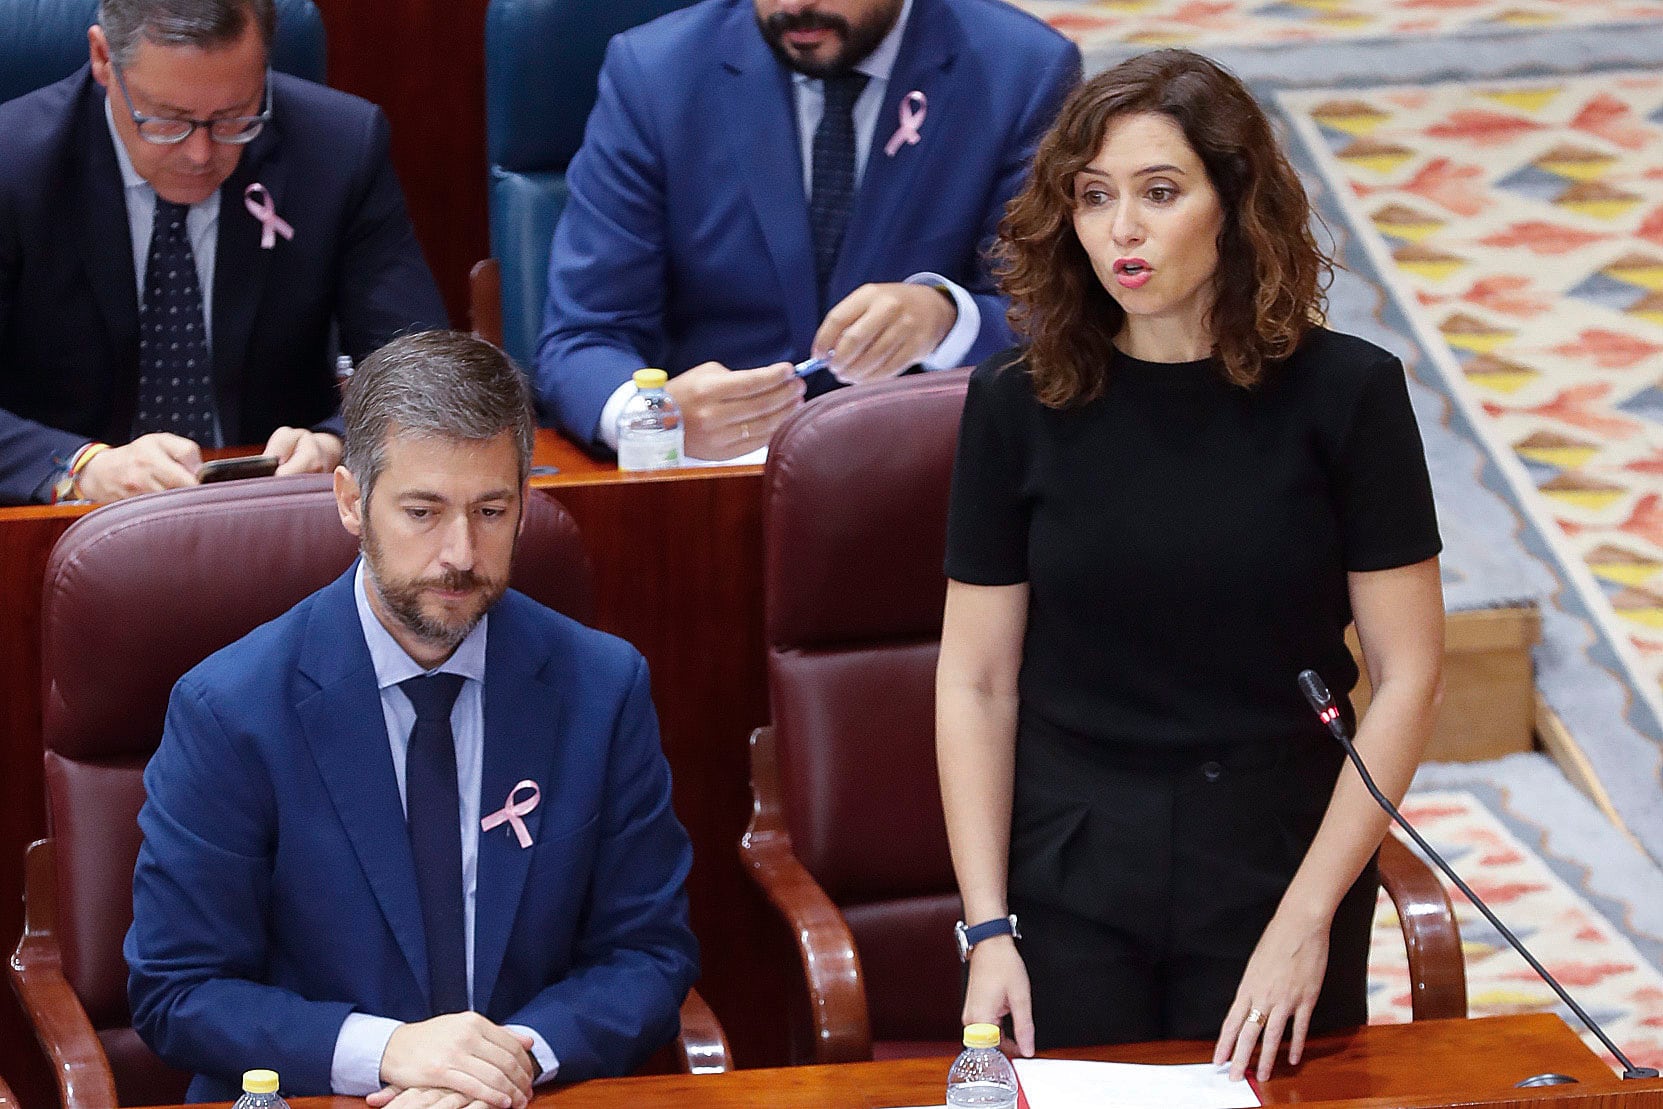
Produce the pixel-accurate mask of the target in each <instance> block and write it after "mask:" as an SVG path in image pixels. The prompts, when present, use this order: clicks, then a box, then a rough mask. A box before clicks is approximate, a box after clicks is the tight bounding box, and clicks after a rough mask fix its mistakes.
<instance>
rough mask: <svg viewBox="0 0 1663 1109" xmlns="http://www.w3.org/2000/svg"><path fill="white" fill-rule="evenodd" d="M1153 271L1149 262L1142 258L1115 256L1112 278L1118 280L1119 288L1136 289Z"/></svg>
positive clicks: (1144, 282) (1146, 280) (1151, 275)
mask: <svg viewBox="0 0 1663 1109" xmlns="http://www.w3.org/2000/svg"><path fill="white" fill-rule="evenodd" d="M1153 276H1155V271H1154V270H1152V269H1150V268H1149V263H1148V262H1145V261H1144V260H1143V259H1142V258H1117V259H1115V263H1114V279H1115V280H1116V281H1118V282H1120V286H1121V288H1124V289H1137V288H1141V287H1142V286H1143V285H1144V284H1146V283H1147V282H1148V281H1149V279H1150V278H1151V277H1153Z"/></svg>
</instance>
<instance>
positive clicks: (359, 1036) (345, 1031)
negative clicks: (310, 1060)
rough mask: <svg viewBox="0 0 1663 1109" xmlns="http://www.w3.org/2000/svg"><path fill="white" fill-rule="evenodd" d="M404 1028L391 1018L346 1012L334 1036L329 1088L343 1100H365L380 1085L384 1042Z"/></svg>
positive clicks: (399, 1022)
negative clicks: (350, 1098)
mask: <svg viewBox="0 0 1663 1109" xmlns="http://www.w3.org/2000/svg"><path fill="white" fill-rule="evenodd" d="M402 1026H403V1022H402V1021H396V1020H393V1019H392V1018H391V1017H372V1016H370V1015H369V1014H368V1013H348V1014H347V1015H346V1019H345V1020H344V1021H342V1022H341V1030H340V1032H339V1033H338V1034H337V1035H336V1036H335V1057H334V1059H333V1060H332V1061H331V1062H330V1064H329V1088H330V1089H331V1090H333V1091H334V1092H335V1093H337V1094H342V1095H344V1096H346V1097H368V1096H369V1095H370V1094H373V1093H375V1091H377V1090H379V1089H380V1088H381V1086H382V1082H381V1057H382V1056H383V1055H385V1054H386V1053H387V1041H388V1040H390V1039H392V1038H393V1033H394V1032H397V1031H398V1030H399V1028H401V1027H402Z"/></svg>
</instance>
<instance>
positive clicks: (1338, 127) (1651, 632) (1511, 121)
mask: <svg viewBox="0 0 1663 1109" xmlns="http://www.w3.org/2000/svg"><path fill="white" fill-rule="evenodd" d="M1282 103H1283V105H1284V107H1286V108H1287V109H1289V110H1290V111H1292V112H1294V113H1295V114H1296V118H1297V119H1298V120H1299V121H1300V122H1301V123H1302V124H1304V125H1305V129H1306V130H1313V129H1314V131H1315V132H1316V133H1317V135H1318V136H1319V140H1318V141H1319V142H1320V143H1321V144H1322V147H1323V149H1324V155H1325V161H1326V162H1327V164H1328V165H1329V166H1330V167H1331V172H1332V173H1333V175H1334V177H1335V179H1336V180H1339V181H1341V182H1343V185H1344V187H1345V190H1346V194H1345V201H1346V206H1347V208H1348V209H1349V212H1350V214H1351V215H1352V217H1353V219H1352V221H1351V222H1352V225H1353V226H1354V227H1364V228H1367V229H1369V230H1370V231H1372V234H1371V235H1367V236H1366V238H1367V245H1368V248H1369V249H1370V250H1371V252H1373V253H1374V254H1375V255H1376V258H1377V261H1379V262H1380V263H1381V265H1382V267H1383V268H1387V269H1388V270H1389V271H1390V272H1391V273H1392V274H1393V275H1394V278H1395V280H1396V281H1397V282H1400V283H1401V286H1402V295H1401V298H1400V299H1402V300H1403V301H1404V302H1406V303H1408V304H1410V305H1411V314H1412V315H1413V317H1414V319H1415V322H1416V324H1417V326H1418V328H1419V329H1420V330H1421V331H1422V333H1423V335H1425V336H1427V337H1429V338H1430V339H1431V342H1430V343H1429V345H1430V346H1432V347H1433V348H1434V360H1435V361H1437V362H1438V363H1439V364H1440V365H1442V366H1444V367H1445V368H1447V369H1448V370H1449V371H1450V376H1451V377H1452V379H1453V383H1454V385H1455V392H1456V394H1457V396H1458V397H1459V398H1460V399H1461V401H1462V402H1463V403H1464V405H1465V406H1466V407H1467V408H1468V410H1469V412H1471V413H1472V414H1473V415H1474V416H1475V417H1476V419H1475V422H1476V423H1477V424H1478V425H1479V427H1480V431H1481V433H1482V434H1484V435H1485V436H1486V438H1487V439H1489V440H1490V441H1491V444H1492V446H1493V447H1494V448H1496V451H1497V454H1498V456H1500V457H1506V458H1509V459H1510V460H1511V461H1512V462H1513V463H1514V465H1512V466H1509V467H1506V469H1507V471H1508V474H1509V476H1510V477H1511V478H1512V479H1514V480H1515V481H1516V482H1518V483H1519V484H1520V485H1521V486H1522V487H1525V488H1528V489H1530V490H1533V491H1534V492H1535V493H1536V494H1538V496H1537V497H1536V498H1534V499H1533V504H1534V506H1535V507H1536V508H1537V509H1538V511H1539V512H1540V513H1541V515H1542V517H1543V518H1544V519H1543V522H1544V523H1545V524H1547V525H1548V526H1547V528H1546V530H1547V531H1548V532H1549V534H1550V535H1551V536H1553V537H1554V539H1555V540H1556V541H1557V542H1558V543H1560V544H1562V546H1563V548H1564V550H1565V553H1566V555H1567V559H1566V562H1567V564H1569V565H1572V566H1574V567H1575V568H1576V571H1577V572H1576V573H1575V575H1574V576H1575V578H1576V584H1577V585H1578V586H1579V587H1581V588H1583V589H1584V590H1585V591H1586V593H1587V595H1588V596H1589V597H1590V598H1592V599H1593V600H1594V604H1595V606H1596V607H1597V608H1598V609H1599V610H1600V611H1601V613H1602V615H1606V616H1607V617H1609V618H1611V619H1614V620H1616V621H1617V626H1618V627H1619V628H1620V631H1619V633H1618V635H1617V637H1616V642H1617V645H1618V649H1619V652H1620V653H1621V654H1622V655H1623V656H1624V658H1625V661H1627V662H1628V663H1629V665H1630V666H1631V667H1632V668H1633V670H1634V673H1635V675H1636V677H1637V679H1638V683H1639V684H1640V686H1641V687H1642V689H1643V691H1644V695H1646V696H1648V697H1650V698H1652V699H1653V704H1654V707H1663V699H1659V697H1658V695H1659V691H1660V689H1663V686H1660V682H1663V389H1660V388H1659V382H1660V379H1663V77H1660V76H1658V75H1656V74H1648V73H1628V74H1622V75H1606V76H1602V77H1599V78H1583V79H1576V80H1560V81H1553V82H1527V83H1516V84H1508V85H1468V84H1445V85H1439V86H1435V87H1433V88H1430V89H1420V88H1416V89H1403V88H1397V89H1374V90H1348V91H1347V92H1346V93H1345V94H1344V95H1343V96H1329V95H1327V94H1324V93H1320V92H1318V93H1312V92H1305V93H1288V94H1284V96H1283V98H1282ZM1440 340H1441V342H1440ZM1440 346H1441V347H1442V348H1443V350H1444V351H1445V352H1447V354H1448V357H1446V358H1438V357H1437V355H1438V353H1440V352H1439V351H1438V349H1437V348H1438V347H1440Z"/></svg>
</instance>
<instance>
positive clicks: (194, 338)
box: [133, 197, 216, 446]
mask: <svg viewBox="0 0 1663 1109" xmlns="http://www.w3.org/2000/svg"><path fill="white" fill-rule="evenodd" d="M189 211H190V209H189V207H187V206H186V205H184V204H174V203H172V202H170V201H166V200H163V199H162V198H161V197H157V198H156V222H155V224H154V226H153V227H152V228H151V230H150V257H149V260H148V261H147V262H146V263H145V266H144V304H143V305H142V306H141V307H140V309H139V391H138V407H137V408H136V409H134V412H135V415H134V418H133V437H134V438H135V439H136V438H138V437H139V436H140V435H143V434H145V433H146V432H151V431H171V432H173V433H174V434H175V435H183V436H184V437H185V438H187V439H189V440H191V441H192V442H195V443H199V444H206V445H208V446H214V445H216V444H215V438H216V435H215V431H214V391H213V381H212V378H211V376H210V372H209V371H210V368H211V366H212V363H211V361H210V359H209V354H208V332H207V329H206V327H205V326H204V325H203V316H202V289H201V286H200V283H199V282H198V281H197V276H196V257H195V255H193V254H192V253H191V240H190V234H189V232H188V230H187V228H186V221H185V215H186V213H187V212H189Z"/></svg>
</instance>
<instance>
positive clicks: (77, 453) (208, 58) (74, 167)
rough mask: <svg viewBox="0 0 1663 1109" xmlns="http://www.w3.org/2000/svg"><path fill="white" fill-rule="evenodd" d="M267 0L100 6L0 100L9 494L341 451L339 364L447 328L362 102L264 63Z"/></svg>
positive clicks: (182, 480) (176, 480)
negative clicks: (72, 39) (77, 39)
mask: <svg viewBox="0 0 1663 1109" xmlns="http://www.w3.org/2000/svg"><path fill="white" fill-rule="evenodd" d="M274 21H275V15H274V13H273V8H272V0H103V2H102V3H101V4H100V6H99V14H98V23H97V24H96V25H95V26H93V27H92V28H90V29H89V30H88V32H87V35H88V40H89V44H90V52H91V61H90V64H89V65H87V66H85V67H83V68H82V69H81V70H79V71H78V72H76V73H74V74H72V75H70V76H69V77H67V78H65V79H64V80H62V81H59V82H58V83H57V84H54V85H49V86H47V87H46V88H43V89H39V90H37V91H35V92H33V93H30V94H28V95H27V96H22V97H19V98H17V99H16V100H12V101H10V102H9V103H6V104H4V105H0V504H4V503H13V504H15V503H22V502H27V501H31V500H35V501H46V500H61V499H70V498H74V499H86V500H96V501H108V500H115V499H117V498H119V497H124V496H129V495H131V494H134V493H143V492H149V491H152V490H157V489H167V488H172V487H175V486H180V485H189V484H192V483H194V482H195V481H196V469H197V467H198V466H199V465H200V464H201V461H202V455H201V450H200V448H202V447H212V446H220V445H241V444H246V443H264V444H265V453H266V454H271V455H276V456H277V457H278V458H279V459H280V462H281V465H280V466H279V469H278V472H279V473H299V472H304V471H319V472H327V471H328V470H330V469H331V468H333V467H334V466H335V464H336V463H337V462H338V461H339V460H340V455H341V441H340V427H339V424H338V422H335V421H333V420H332V416H333V414H334V412H335V410H336V393H335V382H334V360H333V358H332V356H331V352H332V350H333V349H335V344H336V343H337V342H338V346H339V350H340V351H341V352H343V353H345V354H347V355H348V356H350V357H352V358H354V359H357V358H360V357H362V356H364V355H366V354H368V353H369V352H370V351H372V350H374V349H376V348H377V347H379V346H381V345H382V344H383V343H385V342H386V341H387V340H388V339H390V338H392V337H393V336H394V335H397V334H399V333H400V332H403V331H407V330H412V329H421V328H428V327H442V326H445V310H444V305H443V303H442V302H441V301H440V299H439V293H438V289H437V287H436V286H435V285H434V283H433V277H432V274H430V273H429V272H428V269H427V264H426V263H425V262H424V261H423V260H422V254H421V249H420V247H419V246H418V245H417V243H416V239H415V233H414V231H413V230H412V229H411V227H410V220H409V216H408V215H407V214H406V212H405V209H404V200H403V197H402V195H401V193H400V191H399V187H398V181H397V179H396V178H395V177H394V176H393V171H392V166H391V164H390V163H389V162H388V156H387V122H386V120H385V118H383V117H382V115H381V113H380V111H379V110H377V109H376V108H375V107H374V106H373V105H371V104H369V103H366V102H365V101H362V100H359V99H358V98H356V97H353V96H348V95H347V94H345V93H341V92H335V91H333V90H330V89H326V88H323V87H321V86H318V85H314V84H311V83H309V82H306V81H300V80H297V79H295V78H292V77H287V76H284V75H283V74H274V73H271V72H270V71H269V70H268V69H267V50H268V46H269V44H270V42H271V37H272V32H273V28H274Z"/></svg>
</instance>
